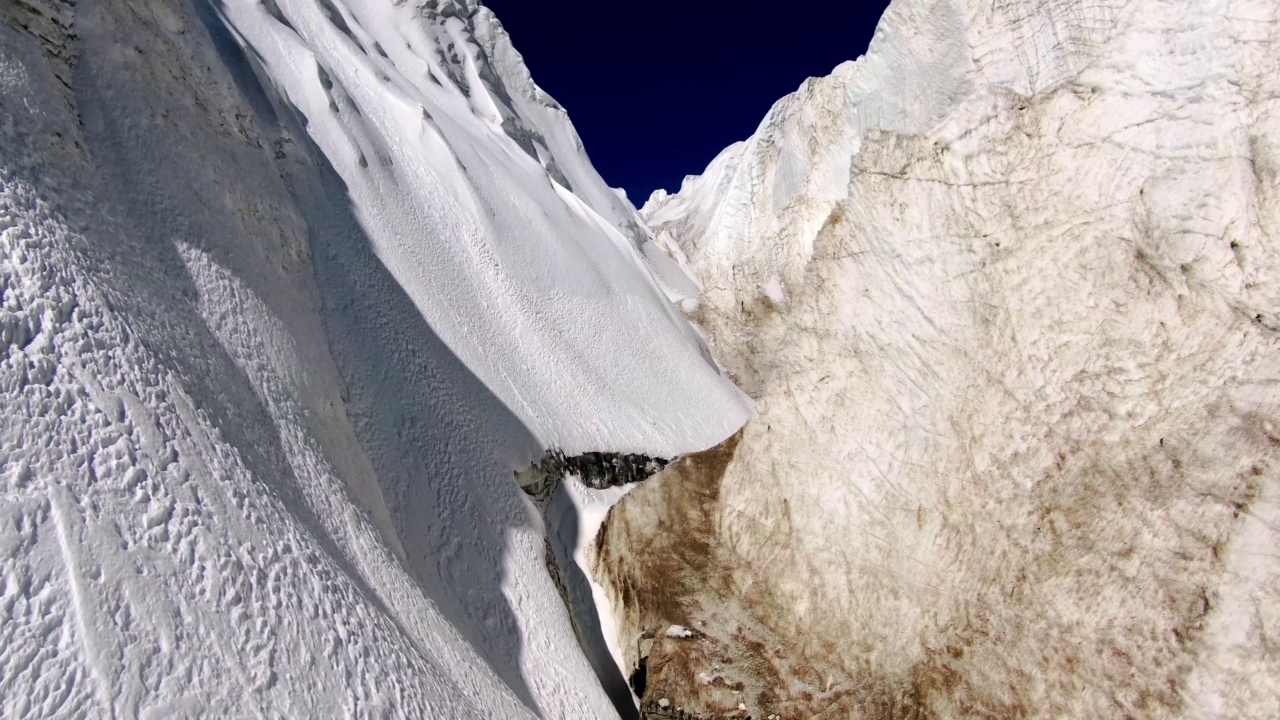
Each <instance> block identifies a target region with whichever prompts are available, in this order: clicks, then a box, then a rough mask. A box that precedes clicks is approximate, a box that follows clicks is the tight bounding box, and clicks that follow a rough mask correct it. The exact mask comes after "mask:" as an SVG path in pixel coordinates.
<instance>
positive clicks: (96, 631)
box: [0, 0, 748, 718]
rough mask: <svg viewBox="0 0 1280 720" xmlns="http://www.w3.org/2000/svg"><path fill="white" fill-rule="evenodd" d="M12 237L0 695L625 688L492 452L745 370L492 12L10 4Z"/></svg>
mask: <svg viewBox="0 0 1280 720" xmlns="http://www.w3.org/2000/svg"><path fill="white" fill-rule="evenodd" d="M0 243H2V245H3V249H4V250H3V254H2V256H3V257H2V259H0V269H2V278H3V297H2V298H0V339H2V352H0V443H2V448H3V452H0V463H2V464H0V518H2V521H0V648H2V650H0V687H3V692H0V714H3V715H4V716H5V717H28V716H57V717H109V716H119V717H181V716H209V715H216V716H228V717H239V716H252V715H256V714H265V715H271V716H285V717H328V716H346V717H353V716H360V717H365V716H398V717H448V718H462V717H475V718H495V717H500V718H517V717H536V716H541V717H564V718H570V717H573V718H577V717H611V716H613V715H614V711H613V708H612V706H611V704H610V702H609V701H608V699H607V698H606V697H605V694H604V692H603V691H602V690H601V689H600V687H599V684H598V682H597V680H596V677H595V674H594V673H593V672H592V670H591V668H590V667H589V666H588V664H587V662H586V661H585V660H584V659H583V657H582V655H581V653H580V652H579V651H578V649H577V643H576V642H575V639H574V636H573V633H572V631H571V629H570V625H569V622H568V620H567V617H566V613H565V608H564V607H563V605H562V604H561V602H560V599H559V598H558V597H557V594H556V591H555V589H554V587H553V586H552V583H551V581H550V580H549V578H548V576H547V574H546V571H545V568H544V558H543V553H544V545H545V543H544V540H543V531H542V528H541V520H540V519H538V517H537V516H536V514H534V513H531V512H530V507H529V504H528V501H527V500H525V499H524V498H523V496H522V494H521V492H520V490H519V489H518V487H517V486H516V484H515V483H514V482H513V480H512V470H514V469H517V468H519V467H522V466H524V465H527V463H528V462H530V461H532V460H534V459H536V458H537V457H540V456H541V455H542V453H543V452H544V450H545V449H546V448H547V447H549V446H554V447H557V448H560V449H562V450H564V451H566V452H570V453H573V452H582V451H588V450H589V451H610V452H622V453H634V452H640V453H648V454H653V455H660V456H664V457H665V456H672V455H676V454H680V453H683V452H687V451H691V450H697V449H700V448H703V447H706V446H709V445H713V444H715V443H717V442H719V441H720V440H721V439H722V438H723V437H724V436H726V435H728V434H729V433H731V432H733V431H734V430H735V429H736V428H737V426H738V425H739V424H740V423H741V422H743V421H744V420H745V418H746V414H747V412H748V410H747V402H746V400H745V398H743V397H742V396H741V394H740V393H738V391H737V390H735V389H734V388H733V386H732V385H731V384H730V383H728V382H727V381H726V380H724V379H723V378H721V377H720V376H719V372H718V370H717V369H716V367H715V365H714V363H713V362H712V361H711V360H710V358H709V356H708V355H707V353H706V348H705V347H703V346H702V343H701V340H700V339H699V336H698V335H697V333H696V332H694V330H693V329H692V328H691V327H689V326H688V324H687V323H686V321H685V320H684V319H683V318H682V317H680V316H679V314H678V313H677V312H676V311H675V310H674V309H673V308H672V307H671V306H670V304H669V302H668V301H667V297H666V296H667V295H669V294H671V293H670V286H673V285H680V284H682V283H684V284H688V283H689V280H688V279H687V278H683V277H682V276H681V275H680V274H679V273H676V272H673V270H672V268H675V269H676V270H678V269H679V268H678V267H675V266H674V265H671V266H667V267H666V268H665V269H662V268H659V269H654V268H653V267H651V266H650V264H649V263H648V262H646V259H645V250H644V248H645V247H646V246H649V245H651V244H652V241H651V240H650V238H649V236H648V235H647V232H646V231H645V230H644V228H643V226H642V224H641V223H640V222H639V221H638V219H637V218H636V216H635V214H634V211H633V210H632V209H631V208H630V206H629V205H627V204H626V203H625V202H624V201H622V200H620V199H619V198H618V197H617V196H616V195H615V194H614V193H613V192H612V191H610V190H609V189H608V188H607V187H606V186H605V185H604V183H603V182H602V181H601V180H600V178H599V177H598V176H597V175H596V174H595V172H594V171H593V170H592V169H591V167H590V165H589V163H588V162H587V161H586V158H585V156H584V154H583V152H582V149H581V147H580V146H579V143H578V140H577V137H576V135H575V133H574V132H573V129H572V126H571V125H570V124H569V122H568V120H567V117H566V116H565V113H564V111H563V110H561V109H560V108H559V107H557V106H556V105H555V103H554V102H553V101H551V100H550V99H549V98H547V97H546V96H545V95H543V94H542V93H541V92H540V91H539V90H538V88H537V87H536V86H535V85H534V84H533V83H532V81H531V80H530V78H529V76H528V73H527V71H525V69H524V68H523V65H522V64H521V62H520V59H519V56H518V55H517V54H516V53H515V51H514V50H513V49H512V47H511V45H510V43H509V41H508V40H507V38H506V36H505V34H504V33H503V31H502V29H501V27H500V26H499V25H498V23H497V22H496V20H495V19H494V18H493V17H492V15H491V14H490V13H489V12H488V11H487V10H485V9H484V8H481V7H478V6H476V5H475V4H474V3H463V2H448V1H444V2H436V1H435V0H422V1H417V2H414V1H410V2H390V1H389V0H262V1H261V2H258V1H256V0H191V1H190V2H172V1H170V0H95V2H84V3H76V2H73V1H71V0H17V1H16V2H7V3H3V6H2V7H0ZM664 290H667V292H665V293H664Z"/></svg>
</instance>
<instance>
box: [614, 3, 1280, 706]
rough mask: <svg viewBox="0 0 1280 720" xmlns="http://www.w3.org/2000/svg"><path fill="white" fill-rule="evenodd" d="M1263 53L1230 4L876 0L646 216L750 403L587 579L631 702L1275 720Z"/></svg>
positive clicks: (1269, 183)
mask: <svg viewBox="0 0 1280 720" xmlns="http://www.w3.org/2000/svg"><path fill="white" fill-rule="evenodd" d="M1278 43H1280V25H1278V18H1277V10H1276V7H1275V6H1274V4H1270V3H1264V2H1254V1H1250V0H1223V1H1221V2H1207V3H1196V4H1194V5H1188V4H1185V3H1171V2H1161V1H1159V0H1134V1H1131V2H1106V1H1096V0H1087V1H1081V2H1051V1H1045V0H1027V1H1025V2H983V1H979V0H974V1H971V2H963V1H959V0H898V1H897V2H895V3H894V4H893V5H892V6H891V7H890V9H889V10H888V12H887V14H886V16H885V18H884V20H883V21H882V23H881V26H880V29H879V31H878V32H877V35H876V38H875V40H874V42H873V43H872V46H871V48H870V50H869V52H868V53H867V55H866V56H865V57H863V58H861V59H860V60H858V61H857V62H854V63H848V64H845V65H842V66H841V67H839V68H837V69H836V70H835V72H834V73H833V74H832V75H830V76H828V77H825V78H819V79H815V80H811V81H809V82H807V83H806V84H805V85H804V86H803V87H802V88H801V89H800V90H799V91H798V92H797V93H796V94H794V95H792V96H790V97H788V98H785V99H783V100H782V101H780V102H779V103H778V104H777V105H775V107H774V108H773V110H772V111H771V112H770V114H769V115H768V116H767V117H766V118H765V120H764V122H763V123H762V124H761V126H760V128H759V130H758V131H757V132H756V133H755V134H754V135H753V136H752V137H751V138H750V139H748V140H746V141H745V142H743V143H739V144H737V145H735V146H732V147H731V148H729V149H727V150H726V151H725V152H724V153H723V154H722V155H721V156H720V157H719V158H717V159H716V161H714V162H713V163H712V165H711V166H710V167H709V168H708V169H707V172H706V173H705V174H703V175H702V176H700V177H696V178H690V179H689V180H687V181H686V183H685V184H684V186H683V188H682V189H681V191H680V193H678V194H676V195H672V196H667V195H665V194H663V193H659V194H657V195H655V197H654V198H652V199H651V201H650V203H649V204H648V205H647V206H646V208H645V209H644V211H643V214H644V215H645V216H646V217H647V218H648V220H649V221H650V223H651V224H652V227H653V230H654V231H655V233H657V235H658V237H660V238H663V239H665V240H666V241H668V242H673V243H675V244H678V245H679V246H680V247H681V249H682V250H683V252H684V254H685V255H686V256H687V258H688V261H689V263H690V265H691V267H692V268H693V270H694V271H695V272H696V273H697V274H698V275H699V279H700V281H701V283H702V285H703V287H704V292H703V293H702V295H701V296H700V297H699V306H698V308H697V310H696V312H695V314H694V316H695V317H696V318H697V319H698V320H699V321H700V322H701V323H702V324H703V326H704V327H705V328H706V329H707V330H708V335H709V338H710V341H711V343H712V345H713V348H714V350H715V351H716V353H717V355H718V356H719V357H720V358H721V359H722V360H723V361H724V362H725V364H726V366H727V367H728V369H729V370H730V371H731V372H733V373H734V375H735V376H736V377H737V378H738V380H739V382H740V383H741V384H742V386H743V387H744V389H746V390H747V391H748V392H749V393H750V394H751V395H753V396H754V397H756V398H757V399H758V401H759V402H758V415H757V417H756V418H755V419H754V420H753V421H752V422H751V424H749V425H748V426H747V427H746V428H745V430H744V431H743V434H742V436H741V438H740V439H737V440H735V441H734V442H733V443H731V444H728V445H726V446H724V447H723V448H721V449H720V450H719V451H717V452H715V453H710V454H708V455H706V456H699V457H697V458H690V459H688V460H686V461H683V462H681V463H677V464H676V465H675V466H673V468H672V469H670V470H668V471H667V473H666V474H665V475H663V476H659V479H657V480H656V481H654V482H653V483H652V484H650V485H648V486H645V487H641V488H639V489H638V490H637V491H635V492H633V493H632V494H631V495H629V496H628V497H627V498H626V499H625V500H624V501H623V503H622V504H621V505H620V507H619V508H618V509H617V510H616V511H615V513H614V515H613V516H612V517H611V518H610V520H609V523H608V526H607V529H606V531H605V536H604V537H603V538H602V539H601V542H600V544H599V548H600V549H599V553H598V555H597V558H596V563H597V574H598V576H599V577H600V578H601V580H602V582H603V583H605V584H611V585H612V587H613V588H614V596H615V597H614V601H615V606H617V607H618V608H620V609H619V614H620V618H619V627H620V633H621V635H622V636H621V637H620V638H619V640H618V645H619V647H622V648H629V650H628V652H629V654H630V657H629V658H628V662H630V663H635V662H636V660H637V659H636V657H635V655H636V649H635V648H636V647H637V644H636V642H635V638H636V637H637V636H638V635H641V634H649V635H652V634H654V633H657V635H658V638H659V639H658V640H657V641H655V642H654V645H653V648H654V649H653V650H652V651H651V652H652V653H654V654H653V655H651V657H650V662H649V667H650V670H651V672H650V678H649V682H650V687H651V688H652V689H653V690H652V692H654V693H666V697H668V698H670V700H671V701H672V702H673V703H675V704H682V705H684V706H685V707H688V708H692V709H695V710H698V709H706V710H717V709H719V710H725V709H728V708H733V707H736V706H737V703H738V702H741V701H744V700H745V702H746V704H747V705H748V709H749V712H751V713H752V714H753V715H757V716H761V715H767V714H768V713H770V712H778V713H781V714H782V715H783V716H784V717H790V716H792V715H794V716H802V717H840V718H846V717H868V718H873V717H874V718H880V717H994V716H998V717H1067V716H1072V717H1169V716H1179V717H1259V718H1262V717H1271V716H1274V715H1275V714H1276V713H1277V712H1280V707H1278V706H1277V704H1276V703H1277V700H1276V698H1277V697H1280V695H1278V694H1277V692H1276V686H1275V678H1277V677H1280V666H1277V664H1276V663H1277V661H1276V657H1277V656H1276V654H1275V653H1274V651H1273V650H1272V649H1271V648H1272V640H1271V639H1270V638H1273V637H1274V636H1275V634H1276V632H1277V630H1280V615H1278V614H1277V610H1276V608H1277V607H1280V604H1278V603H1277V601H1278V600H1280V565H1278V564H1277V562H1276V560H1275V558H1276V557H1278V556H1280V555H1278V554H1277V550H1278V549H1280V535H1278V534H1277V532H1276V527H1277V522H1278V521H1280V506H1278V505H1277V502H1278V496H1277V492H1278V490H1277V482H1278V479H1280V474H1278V473H1280V435H1278V434H1277V428H1278V427H1280V395H1277V393H1276V389H1275V388H1276V382H1277V379H1278V378H1280V376H1278V373H1280V365H1277V360H1276V358H1277V357H1280V356H1278V355H1277V350H1280V335H1277V332H1278V331H1280V325H1277V321H1276V318H1277V317H1280V315H1277V313H1278V312H1280V295H1278V294H1277V287H1280V286H1278V285H1277V280H1280V255H1277V240H1276V237H1277V236H1276V232H1277V227H1280V226H1278V225H1277V222H1278V221H1280V216H1278V215H1277V204H1276V198H1277V191H1278V190H1280V185H1278V180H1277V177H1278V176H1277V174H1276V168H1277V167H1280V165H1278V164H1277V163H1278V162H1280V155H1277V151H1276V145H1275V142H1274V138H1275V137H1276V136H1277V130H1278V129H1280V125H1278V123H1280V115H1278V114H1277V113H1278V111H1280V105H1277V94H1276V92H1277V74H1276V70H1277V68H1278V67H1280V44H1278ZM672 528H677V529H678V530H677V531H676V532H675V533H674V535H673V533H672V532H671V529H672ZM695 546H696V547H700V548H703V549H704V550H705V552H699V553H697V554H696V556H693V557H690V556H688V555H687V554H682V553H681V548H686V547H695ZM642 549H643V551H642ZM658 558H661V559H660V560H659V559H658ZM670 624H678V625H682V626H686V627H689V628H693V629H695V630H697V631H698V634H699V637H698V638H696V639H692V640H690V639H682V640H672V639H667V638H664V637H663V636H662V634H661V632H662V628H664V627H666V626H667V625H670ZM654 668H664V669H665V670H664V671H663V672H658V673H656V674H655V673H654V672H653V669H654ZM664 673H665V674H664ZM689 678H699V679H700V681H696V682H693V681H689V680H688V679H689ZM735 689H736V690H737V692H736V693H735V692H733V690H735ZM653 697H655V698H656V697H659V695H653Z"/></svg>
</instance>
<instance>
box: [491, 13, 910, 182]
mask: <svg viewBox="0 0 1280 720" xmlns="http://www.w3.org/2000/svg"><path fill="white" fill-rule="evenodd" d="M482 2H483V4H484V5H486V6H488V7H489V8H490V9H492V10H493V12H494V13H495V14H496V15H497V16H498V19H499V20H501V21H502V24H503V25H504V26H505V27H506V28H507V31H508V32H509V33H510V34H511V39H512V41H513V42H514V43H515V46H516V49H517V50H519V51H520V53H521V54H522V55H524V59H525V62H526V63H527V64H528V66H529V69H530V71H531V72H532V73H533V79H534V80H535V81H536V82H537V83H538V84H539V85H541V86H542V88H543V89H544V90H546V91H547V92H549V93H551V95H552V96H553V97H555V98H556V100H558V101H560V103H561V104H562V105H564V107H565V108H566V109H567V110H568V111H569V117H570V118H571V119H572V120H573V123H574V125H575V126H576V127H577V128H578V133H579V134H580V135H581V136H582V139H583V142H584V143H585V144H586V146H587V153H588V154H589V155H590V156H591V160H592V162H594V164H595V166H596V169H597V170H599V171H600V174H601V175H603V176H604V179H605V181H606V182H608V183H609V184H610V185H613V186H614V187H623V188H626V190H627V194H628V196H629V197H630V198H631V200H632V202H634V203H635V204H636V205H637V206H639V205H642V204H644V201H645V200H646V199H647V198H648V197H649V193H650V192H651V191H652V190H654V189H656V188H659V187H663V188H666V189H668V190H671V191H675V190H676V189H678V188H679V186H680V181H681V180H682V179H683V178H684V176H685V175H691V174H697V173H700V172H702V170H703V168H705V167H706V166H707V163H708V162H710V161H711V159H712V158H714V157H715V156H716V154H717V153H719V152H720V151H721V150H723V149H724V148H725V147H726V146H727V145H729V144H731V143H733V142H736V141H738V140H744V139H746V138H747V137H748V136H749V135H750V134H751V133H752V132H754V131H755V129H756V126H757V125H759V124H760V121H761V120H762V119H763V118H764V115H765V113H766V112H768V110H769V107H770V106H771V105H773V103H774V102H775V101H777V100H778V99H779V98H781V97H782V96H783V95H786V94H788V93H790V92H793V91H794V90H795V89H796V88H798V87H799V86H800V83H801V82H803V81H804V79H805V78H807V77H810V76H815V75H826V74H828V73H830V72H831V70H832V68H834V67H835V66H836V65H838V64H839V63H841V62H843V61H845V60H853V59H854V58H856V57H858V56H859V55H861V54H862V53H864V52H866V49H867V43H869V42H870V41H871V36H872V34H873V33H874V31H875V26H876V22H877V21H878V20H879V19H880V15H881V14H882V13H883V12H884V8H885V7H886V6H888V0H871V1H870V2H860V1H859V0H843V1H841V0H828V1H826V2H807V3H794V4H792V3H776V4H774V3H770V4H767V5H766V4H765V3H759V2H738V3H734V2H709V1H708V0H689V1H688V2H683V3H674V2H668V3H662V2H653V1H652V0H649V1H643V2H642V1H640V0H612V2H610V0H482Z"/></svg>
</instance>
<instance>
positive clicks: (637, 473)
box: [516, 449, 671, 720]
mask: <svg viewBox="0 0 1280 720" xmlns="http://www.w3.org/2000/svg"><path fill="white" fill-rule="evenodd" d="M670 462H671V461H670V460H667V459H664V458H655V457H650V456H648V455H640V454H622V453H605V452H589V453H583V454H581V455H574V456H568V455H566V454H565V453H564V452H562V451H560V450H554V449H553V450H549V451H547V453H546V454H545V455H544V456H543V457H542V459H541V460H539V461H538V462H537V463H534V464H533V465H531V466H530V467H528V468H526V469H525V470H522V471H520V472H517V473H516V481H517V482H518V483H519V484H520V487H521V488H522V489H523V490H524V491H525V493H526V494H527V495H528V496H529V497H530V498H531V499H532V500H533V503H534V505H535V506H536V507H537V508H538V511H539V512H540V513H541V515H542V518H543V522H544V523H545V526H546V562H547V572H548V574H549V575H550V576H551V579H552V581H553V582H554V583H555V586H556V590H557V591H558V592H559V594H560V598H561V599H562V600H563V601H564V605H565V608H566V609H567V610H568V612H569V620H570V623H571V625H572V627H573V631H574V634H575V635H576V636H577V638H578V644H579V645H580V646H581V647H582V652H583V654H584V655H585V656H586V658H587V660H588V661H589V662H590V663H591V666H592V668H593V669H594V670H595V673H596V676H597V677H598V678H599V680H600V684H601V685H602V686H603V687H604V689H605V692H606V693H607V694H608V696H609V699H610V700H611V701H613V704H614V707H615V708H617V711H618V715H619V716H620V717H622V718H623V719H624V720H631V719H633V718H638V717H640V714H639V713H640V711H639V709H638V703H639V700H638V698H637V696H636V695H635V694H633V692H632V688H631V686H630V685H629V684H628V682H627V677H626V675H624V673H623V668H624V667H625V665H624V664H623V660H622V654H621V653H620V652H619V651H618V648H617V647H616V643H615V641H614V638H616V637H617V632H616V628H615V626H614V625H615V623H614V620H613V617H614V616H613V610H612V608H611V606H610V603H609V602H608V596H607V595H606V594H605V592H604V590H603V589H602V588H601V587H600V586H599V585H597V584H596V583H595V582H594V581H593V580H592V579H591V573H590V566H589V562H590V561H589V559H588V557H587V556H586V552H587V551H588V550H589V548H590V547H591V546H592V545H593V544H594V543H595V540H596V536H597V535H598V533H599V531H600V528H601V526H602V525H603V524H604V522H605V518H606V517H607V515H608V513H609V510H610V509H611V508H612V507H613V506H614V505H616V504H617V503H618V502H619V501H620V500H622V498H623V497H625V496H626V495H627V493H629V492H630V491H631V490H632V489H634V488H635V487H636V486H637V485H638V484H639V483H641V482H643V481H645V480H647V479H649V478H651V477H653V476H654V475H656V474H657V473H659V472H661V471H662V470H663V469H665V468H666V467H667V466H668V465H669V464H670Z"/></svg>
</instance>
